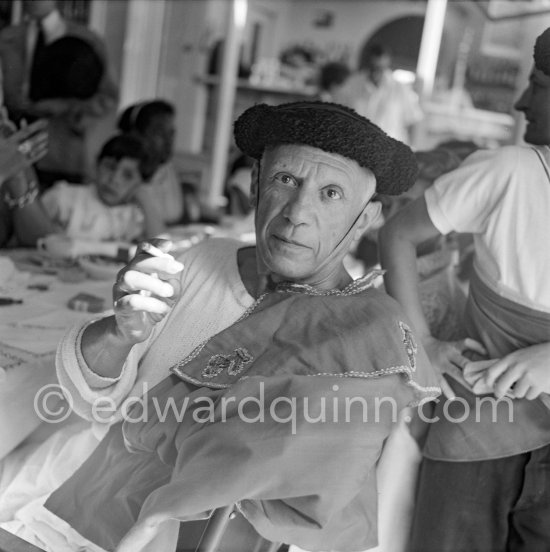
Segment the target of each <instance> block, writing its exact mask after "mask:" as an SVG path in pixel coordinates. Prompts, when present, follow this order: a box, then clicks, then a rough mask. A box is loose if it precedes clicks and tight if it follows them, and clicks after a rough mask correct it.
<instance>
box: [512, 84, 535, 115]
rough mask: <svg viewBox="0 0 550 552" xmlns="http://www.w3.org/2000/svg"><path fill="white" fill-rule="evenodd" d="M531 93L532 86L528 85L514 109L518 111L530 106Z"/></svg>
mask: <svg viewBox="0 0 550 552" xmlns="http://www.w3.org/2000/svg"><path fill="white" fill-rule="evenodd" d="M530 94H531V87H530V86H528V87H527V88H526V89H525V90H524V91H523V92H522V94H521V96H520V97H519V98H518V99H517V101H516V103H515V104H514V109H515V110H517V111H525V110H526V109H527V108H528V106H529V97H530Z"/></svg>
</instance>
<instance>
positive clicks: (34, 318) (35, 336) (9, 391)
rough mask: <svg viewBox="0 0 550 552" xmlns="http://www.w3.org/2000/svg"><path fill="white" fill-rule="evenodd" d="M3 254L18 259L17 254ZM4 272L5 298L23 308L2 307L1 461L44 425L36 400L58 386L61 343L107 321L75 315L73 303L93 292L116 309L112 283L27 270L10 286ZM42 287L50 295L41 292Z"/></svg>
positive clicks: (51, 403) (0, 284) (0, 285)
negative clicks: (75, 329) (78, 328)
mask: <svg viewBox="0 0 550 552" xmlns="http://www.w3.org/2000/svg"><path fill="white" fill-rule="evenodd" d="M17 253H19V252H17ZM2 254H8V255H9V256H12V255H13V256H14V257H15V258H17V257H18V255H14V252H8V251H0V255H2ZM3 267H4V274H0V278H1V281H0V297H12V298H14V299H22V300H23V303H21V304H14V305H9V306H0V458H2V457H4V456H5V455H6V454H7V453H8V452H10V451H11V450H12V449H13V448H15V447H16V446H17V445H18V444H19V443H21V442H22V441H23V440H24V439H25V438H26V437H27V436H28V435H29V434H30V433H31V432H33V431H34V430H35V429H36V428H37V427H38V426H39V425H40V423H41V422H42V420H41V418H40V417H39V416H38V415H37V413H36V411H35V398H36V399H37V400H38V401H39V400H40V396H39V395H37V394H38V393H39V392H40V390H41V389H43V388H44V386H47V385H51V384H55V383H56V381H57V380H56V376H55V366H54V357H55V351H56V348H57V344H58V342H59V340H60V338H61V337H62V336H63V334H64V333H65V332H66V331H67V329H68V328H69V327H71V326H72V325H74V324H77V323H81V322H82V321H84V320H89V319H91V318H94V317H97V316H101V314H93V313H88V312H79V311H74V310H70V309H69V308H68V306H67V303H68V301H69V299H70V298H71V297H73V296H74V295H76V294H78V293H82V292H84V293H89V294H92V295H95V296H98V297H101V298H103V299H104V305H105V307H106V308H111V288H112V282H111V281H104V280H90V279H87V280H84V281H82V282H79V283H64V282H62V281H60V280H59V279H58V278H57V277H56V276H52V275H46V274H38V273H29V272H25V271H16V272H15V273H14V274H12V276H11V277H10V278H9V279H8V280H7V281H6V278H5V277H6V269H5V267H6V265H5V264H4V265H3ZM2 276H3V277H2ZM37 285H38V286H45V287H47V290H40V289H36V287H35V286H37ZM43 393H44V392H43ZM58 399H59V397H58ZM55 400H56V395H55V393H54V394H52V395H51V397H50V398H49V399H48V401H47V402H46V403H45V404H46V405H47V407H48V408H51V409H52V410H56V408H57V407H56V404H55Z"/></svg>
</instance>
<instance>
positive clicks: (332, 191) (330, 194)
mask: <svg viewBox="0 0 550 552" xmlns="http://www.w3.org/2000/svg"><path fill="white" fill-rule="evenodd" d="M325 196H326V197H327V198H328V199H342V193H341V192H340V190H338V189H337V188H327V189H326V190H325Z"/></svg>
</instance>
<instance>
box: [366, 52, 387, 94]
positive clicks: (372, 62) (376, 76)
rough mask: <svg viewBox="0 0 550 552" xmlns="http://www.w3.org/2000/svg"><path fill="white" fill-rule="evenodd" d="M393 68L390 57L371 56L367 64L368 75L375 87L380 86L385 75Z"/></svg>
mask: <svg viewBox="0 0 550 552" xmlns="http://www.w3.org/2000/svg"><path fill="white" fill-rule="evenodd" d="M390 67H391V59H390V56H388V55H386V54H384V55H382V56H371V57H370V59H369V61H368V64H367V74H368V76H369V79H370V80H371V81H372V83H373V84H374V85H375V86H380V84H381V83H382V79H383V78H384V75H385V74H386V72H387V71H388V70H389V69H390Z"/></svg>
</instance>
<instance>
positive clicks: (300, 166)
mask: <svg viewBox="0 0 550 552" xmlns="http://www.w3.org/2000/svg"><path fill="white" fill-rule="evenodd" d="M375 186H376V181H375V178H374V175H373V174H372V173H371V172H370V171H368V170H367V169H363V168H361V167H360V166H359V165H358V164H357V163H356V162H355V161H351V160H349V159H346V158H345V157H342V156H340V155H337V154H331V153H327V152H324V151H322V150H320V149H317V148H313V147H310V146H303V145H279V146H276V147H272V148H268V149H266V151H265V152H264V156H263V158H262V161H261V167H260V177H259V190H253V196H254V197H255V196H256V194H257V193H259V203H258V207H257V211H256V240H257V248H258V252H259V256H260V258H261V259H262V260H263V262H264V264H265V265H266V266H265V268H267V269H268V271H269V272H270V273H271V274H272V275H274V276H275V277H276V279H283V280H291V281H297V282H302V283H308V284H312V285H315V284H319V283H324V284H327V283H328V287H336V286H337V285H338V278H339V277H341V275H342V272H341V271H342V270H343V265H342V259H343V257H344V256H345V253H346V251H345V250H343V251H340V250H339V252H338V253H337V254H336V255H331V253H333V251H334V248H335V247H336V246H337V245H338V244H339V242H340V241H341V240H342V238H344V236H345V235H346V233H347V232H348V231H349V230H350V228H351V226H352V225H353V224H354V222H355V221H356V219H357V217H358V216H359V215H360V214H361V213H362V212H363V211H364V209H365V206H366V204H367V202H368V200H369V199H370V198H371V197H372V195H373V193H374V189H375ZM254 192H255V193H254ZM367 211H368V210H367ZM369 215H370V213H369ZM369 215H367V214H366V213H364V214H363V215H361V217H360V219H359V221H358V224H357V226H356V228H355V229H354V231H353V233H352V235H351V237H350V239H349V241H350V242H351V241H352V239H353V238H355V237H358V235H360V234H362V233H363V231H364V230H365V228H366V227H367V226H368V223H369V222H370V218H369ZM349 245H350V244H349V243H348V247H349ZM344 249H345V248H344Z"/></svg>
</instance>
